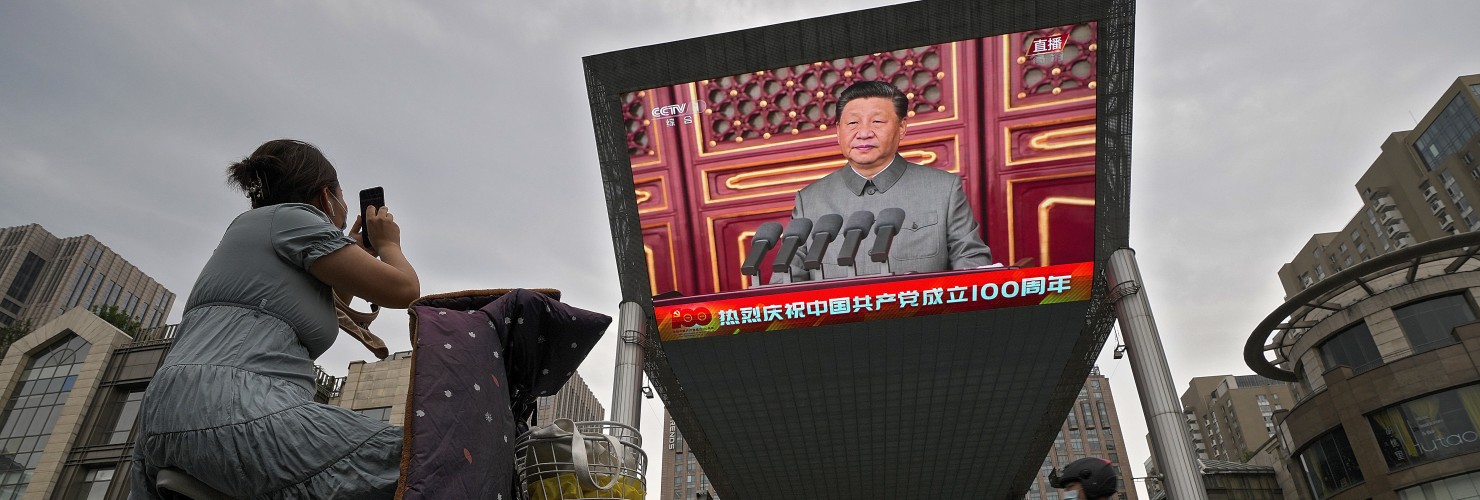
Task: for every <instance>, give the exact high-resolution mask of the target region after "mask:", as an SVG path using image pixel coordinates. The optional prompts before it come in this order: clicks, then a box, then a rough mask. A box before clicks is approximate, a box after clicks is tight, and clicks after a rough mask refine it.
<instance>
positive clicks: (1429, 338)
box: [1393, 294, 1475, 354]
mask: <svg viewBox="0 0 1480 500" xmlns="http://www.w3.org/2000/svg"><path fill="white" fill-rule="evenodd" d="M1393 315H1394V316H1397V317H1398V325H1399V326H1401V327H1402V328H1403V334H1404V335H1406V336H1407V337H1408V344H1409V345H1411V346H1412V349H1413V352H1414V353H1415V354H1416V353H1420V352H1425V351H1430V350H1433V349H1436V348H1439V347H1443V346H1446V345H1450V344H1453V343H1455V342H1457V340H1455V338H1454V335H1453V332H1454V327H1456V326H1459V325H1463V324H1465V323H1470V322H1473V321H1475V312H1474V311H1473V310H1472V309H1471V308H1470V301H1469V300H1468V299H1466V298H1465V296H1464V295H1463V294H1456V295H1445V296H1443V297H1437V298H1432V299H1428V300H1423V301H1420V302H1415V303H1412V304H1408V305H1406V306H1403V307H1397V308H1393Z"/></svg>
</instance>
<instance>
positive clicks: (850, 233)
mask: <svg viewBox="0 0 1480 500" xmlns="http://www.w3.org/2000/svg"><path fill="white" fill-rule="evenodd" d="M871 227H874V213H873V212H870V211H868V210H859V211H857V212H853V215H849V216H848V220H847V221H846V222H844V223H843V246H841V247H839V248H838V265H840V266H846V267H847V268H848V269H849V270H850V271H852V272H853V273H854V274H855V275H856V274H857V271H856V269H854V267H853V266H854V265H855V264H856V263H857V262H856V257H857V256H858V245H859V244H860V243H863V239H864V238H865V237H867V236H868V230H869V228H871Z"/></svg>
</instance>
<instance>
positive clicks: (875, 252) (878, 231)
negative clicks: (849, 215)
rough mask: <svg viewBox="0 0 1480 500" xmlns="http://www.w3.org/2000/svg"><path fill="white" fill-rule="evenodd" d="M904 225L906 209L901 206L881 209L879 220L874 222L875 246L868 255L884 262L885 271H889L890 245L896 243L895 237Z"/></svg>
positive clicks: (876, 260)
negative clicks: (900, 207)
mask: <svg viewBox="0 0 1480 500" xmlns="http://www.w3.org/2000/svg"><path fill="white" fill-rule="evenodd" d="M903 226H904V210H903V209H899V208H886V209H883V210H880V211H879V220H878V222H877V223H875V224H874V234H875V235H876V236H877V237H876V238H874V248H873V249H871V250H869V251H868V256H869V258H870V259H872V260H873V261H874V262H880V263H883V264H884V272H886V273H887V272H889V247H890V246H892V245H893V244H894V237H895V236H896V235H898V234H899V228H901V227H903Z"/></svg>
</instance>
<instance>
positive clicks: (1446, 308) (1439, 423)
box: [1244, 75, 1480, 500]
mask: <svg viewBox="0 0 1480 500" xmlns="http://www.w3.org/2000/svg"><path fill="white" fill-rule="evenodd" d="M1477 104H1480V75H1472V76H1466V77H1461V78H1459V79H1458V80H1457V81H1456V82H1455V83H1454V84H1453V85H1451V86H1450V87H1449V88H1448V89H1447V90H1446V91H1445V92H1444V93H1443V94H1442V95H1441V96H1439V99H1438V101H1437V102H1436V103H1435V104H1434V106H1433V107H1432V108H1431V109H1430V110H1429V111H1428V112H1427V113H1425V114H1424V116H1423V119H1422V120H1420V121H1419V123H1418V127H1417V128H1415V129H1414V130H1413V131H1411V132H1406V133H1398V134H1394V135H1392V136H1391V137H1389V139H1388V140H1387V142H1385V143H1384V146H1383V153H1382V155H1381V156H1380V157H1379V161H1378V163H1386V165H1382V168H1378V165H1377V164H1374V168H1373V169H1371V170H1369V171H1368V173H1367V175H1364V176H1363V181H1360V182H1359V183H1358V187H1359V191H1361V192H1363V193H1364V195H1365V193H1366V191H1367V190H1368V189H1371V192H1372V197H1370V198H1369V197H1365V196H1364V201H1367V206H1368V207H1371V208H1373V209H1374V214H1375V215H1377V218H1378V221H1379V222H1381V221H1383V220H1384V219H1383V217H1384V216H1383V215H1381V214H1382V213H1384V212H1382V210H1381V209H1380V208H1385V209H1386V210H1387V212H1391V213H1390V214H1388V215H1387V216H1386V217H1388V218H1389V219H1396V218H1399V216H1400V217H1401V219H1402V221H1400V222H1397V223H1394V222H1391V221H1389V222H1388V224H1390V225H1389V226H1387V228H1388V229H1387V231H1388V232H1389V233H1391V234H1399V233H1400V232H1401V233H1402V234H1404V235H1406V236H1410V237H1411V239H1410V240H1409V241H1408V242H1403V241H1402V239H1401V238H1400V239H1399V240H1398V241H1391V240H1390V242H1391V243H1393V244H1392V248H1391V249H1390V250H1388V251H1386V252H1382V253H1379V254H1377V255H1375V256H1372V257H1369V258H1366V259H1363V261H1361V262H1355V261H1354V263H1353V264H1352V265H1351V266H1349V267H1345V266H1343V267H1342V268H1341V269H1340V270H1339V271H1336V268H1330V267H1328V268H1326V269H1324V270H1325V271H1326V273H1325V274H1326V277H1325V278H1323V279H1316V277H1314V276H1313V277H1312V278H1311V279H1305V278H1304V276H1305V275H1306V273H1310V272H1313V271H1314V272H1316V273H1317V274H1316V276H1319V274H1320V271H1322V269H1320V267H1323V266H1328V265H1329V264H1330V263H1331V259H1330V258H1329V257H1330V253H1329V250H1330V248H1331V245H1329V244H1327V245H1323V246H1322V248H1323V249H1324V250H1323V251H1326V253H1323V254H1321V257H1322V258H1321V259H1312V260H1303V259H1306V257H1307V255H1301V256H1299V257H1297V261H1302V262H1303V263H1301V262H1296V263H1292V264H1290V265H1287V266H1286V267H1285V269H1282V270H1281V272H1280V278H1281V281H1282V282H1283V283H1284V284H1285V286H1286V293H1289V294H1290V297H1289V298H1288V299H1287V300H1286V302H1285V303H1284V304H1282V305H1280V306H1279V307H1278V308H1276V309H1275V310H1274V311H1271V312H1270V314H1269V315H1268V316H1267V317H1266V318H1265V319H1264V320H1263V321H1262V322H1261V323H1260V324H1259V325H1258V326H1256V327H1255V329H1254V331H1253V332H1252V334H1251V335H1250V337H1249V339H1248V342H1247V344H1246V345H1245V356H1244V358H1245V361H1246V362H1247V363H1248V365H1249V367H1250V368H1252V369H1254V371H1255V372H1257V373H1259V374H1260V375H1263V376H1266V377H1270V378H1274V379H1278V380H1285V381H1291V382H1295V384H1294V386H1293V395H1294V397H1295V398H1296V401H1295V403H1294V404H1293V406H1291V407H1290V408H1289V411H1288V412H1276V413H1275V421H1276V422H1275V424H1276V427H1277V431H1278V434H1277V438H1278V439H1279V440H1280V443H1278V445H1277V446H1269V447H1267V448H1268V449H1269V450H1270V453H1271V454H1274V455H1276V456H1275V457H1273V458H1277V459H1279V460H1274V461H1273V462H1276V463H1278V462H1283V463H1284V464H1285V466H1284V467H1285V469H1286V472H1287V473H1288V475H1289V476H1290V478H1289V481H1290V482H1291V483H1292V484H1293V486H1294V487H1293V488H1286V489H1285V494H1286V496H1287V498H1303V499H1315V500H1326V499H1331V500H1358V499H1369V498H1383V499H1387V498H1392V499H1401V500H1420V499H1424V500H1427V499H1453V498H1475V497H1476V492H1477V491H1480V453H1474V452H1476V451H1480V439H1477V438H1476V433H1477V432H1480V323H1477V322H1476V318H1477V316H1476V314H1477V311H1480V302H1477V297H1480V259H1476V258H1475V257H1476V252H1475V250H1474V249H1475V248H1480V232H1477V231H1472V229H1473V228H1474V227H1475V226H1476V225H1475V224H1474V223H1473V222H1471V220H1472V217H1473V216H1474V214H1473V213H1472V210H1471V208H1470V205H1469V203H1468V200H1473V199H1475V198H1474V197H1475V196H1476V195H1477V193H1476V192H1475V191H1474V189H1473V188H1474V187H1475V182H1476V181H1475V177H1476V176H1477V175H1480V174H1476V173H1475V172H1474V169H1475V157H1476V156H1480V154H1477V148H1480V118H1477V116H1480V105H1477ZM1394 165H1396V166H1394ZM1404 165H1406V166H1404ZM1377 174H1381V175H1377ZM1374 179H1376V180H1374ZM1369 181H1371V182H1370V183H1369ZM1384 189H1385V190H1384ZM1379 195H1380V196H1379ZM1388 207H1391V208H1388ZM1426 207H1427V208H1426ZM1430 209H1432V210H1430ZM1365 212H1366V209H1365V208H1364V209H1363V213H1365ZM1391 224H1401V227H1398V228H1397V229H1394V228H1395V227H1396V226H1394V225H1391ZM1391 234H1390V236H1391ZM1340 238H1341V236H1340V235H1338V238H1337V239H1334V240H1329V241H1331V242H1333V243H1334V244H1336V245H1337V246H1336V249H1337V250H1338V251H1340V246H1339V245H1340V242H1341V241H1342V240H1341V239H1340ZM1368 248H1369V249H1370V248H1371V247H1370V246H1369V247H1368ZM1306 250H1309V245H1307V249H1306ZM1302 252H1303V253H1306V254H1309V255H1308V256H1309V257H1314V256H1315V254H1314V253H1311V252H1308V251H1302ZM1337 262H1341V263H1344V262H1345V259H1344V258H1340V257H1339V254H1338V259H1337ZM1332 271H1335V272H1332ZM1292 277H1294V278H1296V279H1297V280H1296V281H1293V282H1292V281H1291V278H1292ZM1292 285H1297V286H1292ZM1265 454H1266V453H1265V452H1263V451H1261V452H1260V453H1259V454H1257V455H1256V458H1259V456H1262V455H1265ZM1282 482H1283V481H1282Z"/></svg>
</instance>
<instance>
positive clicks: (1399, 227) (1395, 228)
mask: <svg viewBox="0 0 1480 500" xmlns="http://www.w3.org/2000/svg"><path fill="white" fill-rule="evenodd" d="M1408 231H1409V230H1408V223H1406V222H1403V221H1398V222H1395V223H1393V224H1389V225H1388V227H1387V234H1388V237H1389V238H1393V239H1401V238H1402V237H1403V236H1407V235H1408Z"/></svg>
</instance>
